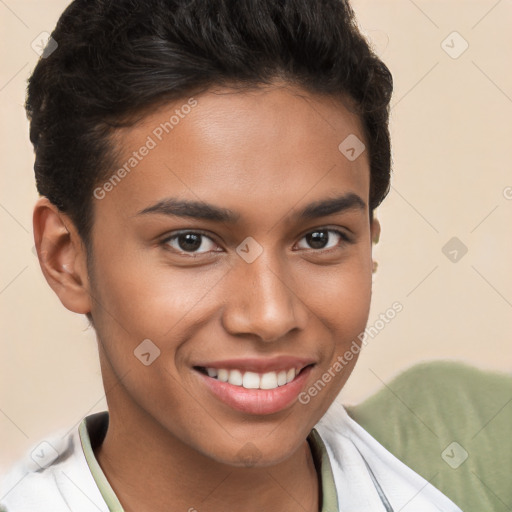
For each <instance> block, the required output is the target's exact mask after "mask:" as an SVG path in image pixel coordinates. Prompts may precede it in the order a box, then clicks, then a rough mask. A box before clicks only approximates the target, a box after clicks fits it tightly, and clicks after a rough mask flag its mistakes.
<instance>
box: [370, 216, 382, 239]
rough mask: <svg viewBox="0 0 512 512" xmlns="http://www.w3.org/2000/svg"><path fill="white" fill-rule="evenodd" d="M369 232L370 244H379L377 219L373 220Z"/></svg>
mask: <svg viewBox="0 0 512 512" xmlns="http://www.w3.org/2000/svg"><path fill="white" fill-rule="evenodd" d="M370 231H371V237H372V243H374V244H377V243H379V238H380V222H379V220H378V219H376V218H374V219H373V220H372V224H371V228H370Z"/></svg>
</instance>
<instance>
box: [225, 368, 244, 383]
mask: <svg viewBox="0 0 512 512" xmlns="http://www.w3.org/2000/svg"><path fill="white" fill-rule="evenodd" d="M242 381H243V377H242V372H241V371H240V370H231V371H230V372H229V379H228V382H229V383H230V384H233V386H241V385H242Z"/></svg>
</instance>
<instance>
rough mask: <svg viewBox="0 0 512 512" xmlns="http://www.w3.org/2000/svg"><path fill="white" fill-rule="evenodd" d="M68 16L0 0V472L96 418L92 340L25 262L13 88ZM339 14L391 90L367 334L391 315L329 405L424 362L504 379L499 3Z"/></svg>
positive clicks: (23, 167)
mask: <svg viewBox="0 0 512 512" xmlns="http://www.w3.org/2000/svg"><path fill="white" fill-rule="evenodd" d="M67 3H68V2H67V0H45V1H40V0H38V1H35V0H33V1H28V0H5V1H1V2H0V19H1V28H2V31H1V36H0V37H1V45H0V55H1V62H2V66H1V67H0V104H1V109H2V110H1V112H2V116H1V127H0V129H1V133H0V160H1V172H0V180H1V188H0V228H1V241H2V242H1V247H2V252H1V255H0V258H1V270H0V321H1V326H0V332H1V357H0V439H1V441H0V472H1V471H2V470H3V469H4V468H5V467H6V466H7V465H8V464H9V463H10V462H11V461H12V460H14V459H15V458H17V457H19V456H21V455H22V454H24V453H25V452H26V450H27V449H28V447H29V446H32V445H33V444H35V443H36V442H37V441H39V440H40V439H41V438H42V437H43V436H44V435H45V434H48V433H50V432H53V431H54V430H56V429H57V428H61V427H63V426H64V427H65V426H69V428H71V427H72V426H73V425H75V424H76V423H77V422H78V421H79V420H80V419H81V418H82V417H83V416H84V415H86V414H90V413H92V412H95V411H97V410H102V409H105V407H106V403H105V400H104V393H103V389H102V384H101V380H100V372H99V365H98V362H97V351H96V341H95V337H94V333H93V331H92V330H90V329H89V330H88V329H86V326H87V322H86V320H85V317H80V316H78V315H75V314H73V313H70V312H69V311H67V310H66V309H64V307H63V306H62V305H61V304H60V302H59V301H58V300H57V298H56V297H55V296H54V294H53V292H52V291H51V290H50V288H49V287H48V285H47V284H46V281H45V280H44V278H43V276H42V273H41V271H40V268H39V264H38V261H37V259H36V257H35V256H34V253H33V252H32V248H33V237H32V227H31V216H32V205H33V203H34V202H35V200H36V198H37V193H36V189H35V184H34V178H33V172H32V164H33V154H32V148H31V146H30V144H29V141H28V126H27V122H26V120H25V115H24V110H23V101H24V88H25V81H26V79H27V77H28V75H29V73H30V71H31V69H32V68H33V66H34V65H35V63H36V60H37V58H38V56H37V55H36V53H35V52H34V50H33V49H32V48H31V44H32V41H33V40H34V39H35V38H36V36H38V34H40V33H41V32H44V31H47V32H51V30H52V29H53V27H54V25H55V23H56V21H57V19H58V16H59V14H60V13H61V12H62V10H63V8H64V7H65V6H66V5H67ZM353 6H354V9H355V11H356V14H357V15H358V19H359V23H360V25H361V26H362V28H363V30H364V31H365V32H366V33H367V35H368V36H369V37H370V38H371V39H372V41H373V42H374V44H375V47H376V50H377V52H378V53H379V54H380V55H381V57H382V58H383V59H384V61H385V62H386V63H387V64H388V66H389V67H390V69H391V71H392V73H393V75H394V79H395V95H394V100H393V102H392V104H393V109H392V121H391V129H392V137H393V153H394V177H393V188H392V190H391V192H390V195H389V196H388V198H387V200H386V201H385V203H384V204H383V206H382V207H381V208H380V210H379V212H378V216H379V217H380V220H381V224H382V228H383V231H382V236H381V241H380V243H379V245H378V247H377V249H376V259H377V260H378V262H379V269H378V272H377V274H376V277H375V282H374V299H373V305H372V312H371V315H370V320H369V325H375V326H376V327H377V328H379V327H380V326H381V324H380V323H379V324H376V321H377V320H378V318H379V315H380V314H381V313H385V312H386V310H387V309H388V308H389V307H390V306H391V304H393V302H395V301H399V302H400V303H401V304H402V305H403V311H402V312H401V313H399V314H398V315H396V317H395V318H394V319H393V320H392V321H391V322H390V323H389V324H386V325H385V327H384V328H383V329H382V328H381V329H380V330H379V333H378V335H377V336H375V337H374V338H371V337H370V338H368V345H367V346H366V347H365V349H364V352H363V353H362V355H361V357H360V360H359V363H358V366H357V367H356V370H355V372H354V374H353V376H352V377H351V380H350V381H349V383H348V385H347V387H346V389H345V390H344V394H343V396H342V399H343V400H344V401H345V402H349V403H355V402H358V401H360V400H362V399H364V397H366V396H368V395H369V394H371V393H373V392H374V391H375V390H377V389H378V388H379V387H381V386H382V385H383V382H389V380H390V379H392V378H393V376H395V375H396V374H397V373H399V372H400V371H402V370H403V369H405V368H407V367H409V366H412V365H413V364H415V363H416V362H418V361H423V360H430V359H439V358H445V359H456V360H461V361H465V362H468V363H470V364H473V365H475V366H478V367H481V368H484V369H494V370H497V371H504V372H510V371H511V370H512V350H511V348H510V342H511V337H510V333H511V332H512V272H511V267H512V265H511V262H512V236H511V234H512V229H511V221H512V163H511V162H512V150H511V148H512V122H511V119H512V70H511V66H510V50H511V45H512V31H511V30H510V27H511V23H512V2H511V1H510V0H501V1H496V0H478V1H477V0H473V1H468V0H448V1H447V0H415V1H413V0H354V1H353ZM454 31H457V32H458V33H459V34H460V35H459V36H457V35H455V36H450V37H448V39H447V40H446V42H445V43H444V44H442V42H443V41H444V40H445V39H446V38H447V36H449V35H450V34H451V33H452V32H454ZM462 38H463V39H462ZM464 40H465V41H467V44H469V46H468V48H467V50H466V51H465V52H464V53H462V54H461V55H460V56H458V55H457V54H458V53H460V51H461V50H462V49H463V48H464V46H465V43H464ZM443 46H444V48H445V49H446V50H447V51H448V52H449V53H451V54H452V56H453V57H456V56H457V58H453V57H452V56H450V55H449V54H448V53H447V51H445V49H443ZM452 237H457V238H458V239H459V240H460V243H463V244H464V245H465V246H466V247H467V249H468V252H467V254H465V255H464V256H463V257H462V258H460V254H461V252H460V250H459V252H458V255H459V258H460V259H459V261H457V262H452V261H450V259H448V257H447V256H445V254H444V253H443V251H442V248H443V247H444V246H445V244H446V243H447V242H448V241H449V240H450V239H451V238H452ZM454 249H455V250H458V249H457V248H456V247H450V248H449V250H452V251H453V250H454ZM446 252H447V253H448V255H449V256H450V257H452V258H453V257H454V256H455V253H453V252H452V254H449V251H446Z"/></svg>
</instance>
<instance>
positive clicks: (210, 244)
mask: <svg viewBox="0 0 512 512" xmlns="http://www.w3.org/2000/svg"><path fill="white" fill-rule="evenodd" d="M162 244H164V245H166V246H168V247H170V248H171V249H172V250H174V251H176V252H178V253H191V254H205V253H207V252H210V251H212V249H213V248H214V247H215V246H216V244H215V242H214V241H213V240H212V239H211V238H209V237H207V236H206V235H204V234H203V233H198V232H195V231H184V232H182V233H177V234H175V235H172V236H169V237H167V238H166V239H165V240H163V241H162ZM199 249H201V250H199Z"/></svg>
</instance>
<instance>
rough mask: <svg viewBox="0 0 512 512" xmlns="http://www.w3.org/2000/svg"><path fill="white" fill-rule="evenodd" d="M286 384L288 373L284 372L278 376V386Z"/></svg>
mask: <svg viewBox="0 0 512 512" xmlns="http://www.w3.org/2000/svg"><path fill="white" fill-rule="evenodd" d="M285 384H286V371H285V370H283V371H281V372H279V373H278V374H277V385H278V386H284V385H285Z"/></svg>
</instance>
